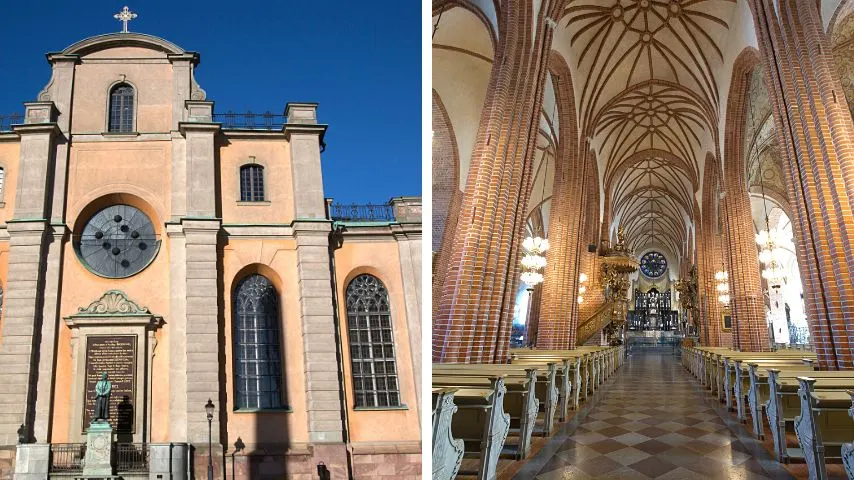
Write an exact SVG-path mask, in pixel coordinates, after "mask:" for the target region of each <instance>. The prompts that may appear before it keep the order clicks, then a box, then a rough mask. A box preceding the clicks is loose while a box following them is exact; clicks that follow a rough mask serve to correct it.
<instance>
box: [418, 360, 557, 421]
mask: <svg viewBox="0 0 854 480" xmlns="http://www.w3.org/2000/svg"><path fill="white" fill-rule="evenodd" d="M531 369H533V370H534V371H535V372H536V373H537V382H536V383H535V390H534V395H535V396H536V398H537V399H538V400H539V401H540V405H541V406H542V407H543V413H544V422H543V435H544V436H548V435H551V434H552V431H553V428H554V420H555V414H556V413H557V411H558V409H559V408H560V402H559V388H558V383H557V371H558V368H557V363H556V362H548V363H545V364H533V365H516V364H510V365H508V364H501V363H498V364H495V363H490V364H484V363H479V364H461V363H436V364H433V376H437V375H440V376H472V375H502V374H506V375H513V376H527V375H528V373H527V372H528V370H531Z"/></svg>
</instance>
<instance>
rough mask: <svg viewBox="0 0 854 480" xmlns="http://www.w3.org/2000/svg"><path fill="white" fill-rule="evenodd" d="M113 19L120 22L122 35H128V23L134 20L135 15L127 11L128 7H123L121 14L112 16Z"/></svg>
mask: <svg viewBox="0 0 854 480" xmlns="http://www.w3.org/2000/svg"><path fill="white" fill-rule="evenodd" d="M113 18H115V19H116V20H118V21H120V22H122V33H128V22H129V21H131V20H133V19H134V18H136V14H135V13H133V12H131V11H130V10H128V7H127V6H125V8H123V9H122V11H121V12H119V13H117V14H115V15H113Z"/></svg>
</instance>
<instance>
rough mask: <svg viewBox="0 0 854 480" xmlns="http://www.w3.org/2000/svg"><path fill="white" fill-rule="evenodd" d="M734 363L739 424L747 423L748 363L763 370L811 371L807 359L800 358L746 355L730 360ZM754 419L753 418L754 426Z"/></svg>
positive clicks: (810, 365) (809, 362) (810, 364)
mask: <svg viewBox="0 0 854 480" xmlns="http://www.w3.org/2000/svg"><path fill="white" fill-rule="evenodd" d="M732 360H733V361H734V363H735V365H734V367H733V372H734V374H735V384H734V391H735V399H736V415H737V417H738V420H739V421H740V422H746V421H747V413H746V412H747V408H746V403H747V402H746V401H745V400H746V399H747V397H748V392H749V390H750V375H749V374H748V372H749V363H754V364H756V365H757V366H761V367H763V368H777V367H779V368H787V367H795V368H797V367H802V370H803V369H805V370H807V371H812V370H813V368H812V363H811V361H810V360H808V359H800V358H774V357H768V356H765V355H756V356H751V355H748V356H747V357H746V358H745V357H737V358H734V359H732ZM755 422H756V417H754V426H755Z"/></svg>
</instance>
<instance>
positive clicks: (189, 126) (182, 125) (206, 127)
mask: <svg viewBox="0 0 854 480" xmlns="http://www.w3.org/2000/svg"><path fill="white" fill-rule="evenodd" d="M221 129H222V125H221V124H219V123H202V122H178V130H180V131H181V133H183V134H186V132H188V131H191V132H204V131H208V132H212V133H216V132H219V131H220V130H221Z"/></svg>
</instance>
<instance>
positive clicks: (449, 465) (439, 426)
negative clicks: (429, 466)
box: [433, 388, 465, 480]
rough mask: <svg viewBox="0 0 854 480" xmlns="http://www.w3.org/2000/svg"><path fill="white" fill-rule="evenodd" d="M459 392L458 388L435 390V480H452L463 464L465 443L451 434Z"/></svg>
mask: <svg viewBox="0 0 854 480" xmlns="http://www.w3.org/2000/svg"><path fill="white" fill-rule="evenodd" d="M457 391H458V389H456V388H437V389H434V390H433V480H452V479H453V478H455V477H456V476H457V472H459V471H460V466H461V465H462V463H463V454H464V453H465V442H463V440H462V439H459V438H454V436H453V434H452V432H451V423H452V420H453V417H454V413H456V411H457V406H456V405H455V404H454V394H455V393H456V392H457Z"/></svg>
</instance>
